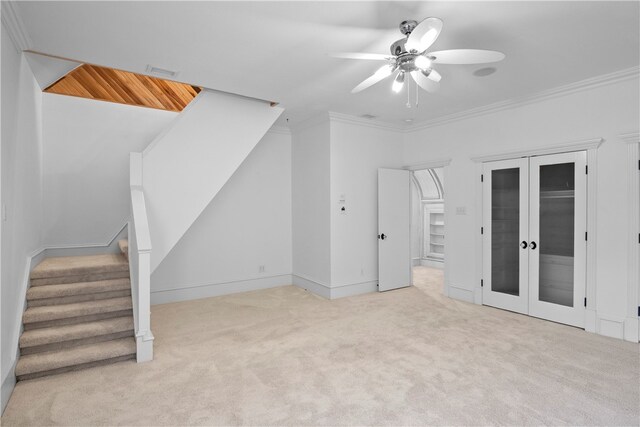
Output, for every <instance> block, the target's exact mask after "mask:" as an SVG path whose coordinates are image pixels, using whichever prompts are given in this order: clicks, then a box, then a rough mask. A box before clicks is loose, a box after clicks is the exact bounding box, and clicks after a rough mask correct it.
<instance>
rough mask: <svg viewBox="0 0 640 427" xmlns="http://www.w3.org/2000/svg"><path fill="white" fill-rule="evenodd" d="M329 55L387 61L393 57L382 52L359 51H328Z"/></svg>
mask: <svg viewBox="0 0 640 427" xmlns="http://www.w3.org/2000/svg"><path fill="white" fill-rule="evenodd" d="M329 56H332V57H334V58H343V59H369V60H373V61H388V60H389V59H391V58H393V56H391V55H384V54H382V53H359V52H338V53H330V54H329Z"/></svg>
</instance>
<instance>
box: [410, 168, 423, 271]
mask: <svg viewBox="0 0 640 427" xmlns="http://www.w3.org/2000/svg"><path fill="white" fill-rule="evenodd" d="M420 193H421V192H420V189H419V188H418V186H417V185H416V184H415V182H414V181H413V179H412V180H411V258H412V259H413V260H415V259H419V258H421V256H422V248H421V247H420V245H421V244H422V239H421V237H420V234H421V233H422V225H421V221H422V212H421V211H422V195H421V194H420Z"/></svg>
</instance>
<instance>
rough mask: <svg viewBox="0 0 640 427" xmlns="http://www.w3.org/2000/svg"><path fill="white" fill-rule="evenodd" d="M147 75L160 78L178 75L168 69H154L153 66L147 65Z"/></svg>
mask: <svg viewBox="0 0 640 427" xmlns="http://www.w3.org/2000/svg"><path fill="white" fill-rule="evenodd" d="M147 73H149V74H153V75H156V76H160V77H165V78H168V77H175V76H177V75H178V72H177V71H171V70H167V69H166V68H160V67H154V66H153V65H147Z"/></svg>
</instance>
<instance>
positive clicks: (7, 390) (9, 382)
mask: <svg viewBox="0 0 640 427" xmlns="http://www.w3.org/2000/svg"><path fill="white" fill-rule="evenodd" d="M16 363H18V359H17V358H16V359H14V360H13V365H12V366H11V368H10V369H9V372H8V373H7V375H6V376H5V377H4V378H3V379H2V390H1V396H2V411H0V414H1V413H3V412H4V408H6V407H7V403H9V398H10V397H11V393H13V389H14V387H15V386H16V376H15V369H16Z"/></svg>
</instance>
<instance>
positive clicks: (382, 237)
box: [378, 233, 387, 240]
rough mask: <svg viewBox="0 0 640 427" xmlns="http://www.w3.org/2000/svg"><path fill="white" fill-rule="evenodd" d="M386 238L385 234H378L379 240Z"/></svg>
mask: <svg viewBox="0 0 640 427" xmlns="http://www.w3.org/2000/svg"><path fill="white" fill-rule="evenodd" d="M386 238H387V235H386V234H384V233H382V234H378V239H380V240H384V239H386Z"/></svg>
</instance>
